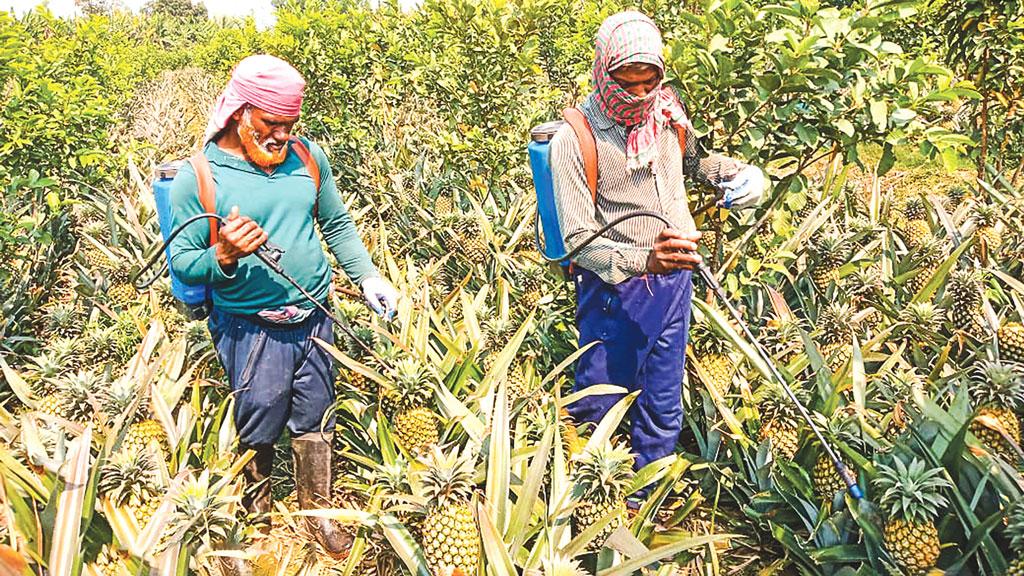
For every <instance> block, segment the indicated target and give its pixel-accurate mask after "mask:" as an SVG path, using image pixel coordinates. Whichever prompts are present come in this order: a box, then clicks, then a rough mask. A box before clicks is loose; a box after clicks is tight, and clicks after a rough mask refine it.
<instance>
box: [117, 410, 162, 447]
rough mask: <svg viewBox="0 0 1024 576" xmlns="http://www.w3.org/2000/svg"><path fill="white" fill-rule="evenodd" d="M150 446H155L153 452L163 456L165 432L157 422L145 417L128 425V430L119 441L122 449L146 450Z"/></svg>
mask: <svg viewBox="0 0 1024 576" xmlns="http://www.w3.org/2000/svg"><path fill="white" fill-rule="evenodd" d="M150 446H153V447H155V448H154V450H155V453H156V454H157V455H159V456H160V457H163V455H164V453H165V452H164V451H165V450H166V449H167V434H165V433H164V427H163V426H162V425H161V424H160V423H159V422H157V421H156V420H153V419H152V418H147V419H145V420H141V421H139V422H136V423H134V424H132V425H130V426H128V431H127V432H126V433H125V435H124V439H123V440H122V441H121V450H122V451H124V452H146V451H149V450H150Z"/></svg>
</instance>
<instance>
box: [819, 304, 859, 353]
mask: <svg viewBox="0 0 1024 576" xmlns="http://www.w3.org/2000/svg"><path fill="white" fill-rule="evenodd" d="M853 313H854V311H853V306H851V305H850V304H849V303H846V302H835V303H832V304H829V305H827V306H825V308H824V309H822V311H821V313H820V314H819V315H818V321H817V326H816V328H817V330H816V331H815V332H816V335H817V336H818V337H819V338H820V339H821V340H822V341H823V342H825V343H827V344H835V343H838V342H847V341H850V340H851V337H852V336H853V328H854V327H853V325H852V322H853Z"/></svg>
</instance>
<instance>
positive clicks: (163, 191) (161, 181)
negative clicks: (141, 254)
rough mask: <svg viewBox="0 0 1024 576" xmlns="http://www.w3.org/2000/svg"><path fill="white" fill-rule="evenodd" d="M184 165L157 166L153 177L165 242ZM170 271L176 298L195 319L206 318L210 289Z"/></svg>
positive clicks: (171, 163)
mask: <svg viewBox="0 0 1024 576" xmlns="http://www.w3.org/2000/svg"><path fill="white" fill-rule="evenodd" d="M183 163H184V161H182V160H176V161H174V162H167V163H164V164H161V165H159V166H157V168H156V173H155V174H154V177H153V198H154V199H155V200H156V216H157V221H158V222H159V224H160V233H161V234H162V235H163V239H164V241H165V242H166V241H167V237H168V236H169V235H170V234H171V182H173V181H174V177H175V176H177V175H178V168H180V167H181V165H182V164H183ZM164 257H165V258H167V261H168V262H170V261H171V248H170V246H168V247H167V250H166V252H165V254H164ZM168 271H169V272H170V274H171V293H172V294H173V295H174V297H175V298H176V299H177V300H179V301H181V303H182V304H184V305H185V306H186V307H187V308H188V311H189V313H190V314H191V315H192V316H193V317H197V318H201V317H203V316H205V312H206V307H207V301H208V300H209V298H210V288H209V287H208V286H205V285H201V286H188V285H187V284H185V283H184V282H182V281H181V280H179V279H178V277H177V276H175V275H174V271H173V270H170V267H168Z"/></svg>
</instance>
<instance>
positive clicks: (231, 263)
mask: <svg viewBox="0 0 1024 576" xmlns="http://www.w3.org/2000/svg"><path fill="white" fill-rule="evenodd" d="M215 253H216V256H217V264H218V265H219V266H220V269H221V271H223V272H224V274H226V275H228V276H231V275H232V274H234V273H235V269H236V268H238V258H232V257H230V256H227V255H225V254H224V253H223V252H221V248H220V244H218V245H217V247H216V248H215Z"/></svg>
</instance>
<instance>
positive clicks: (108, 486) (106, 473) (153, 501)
mask: <svg viewBox="0 0 1024 576" xmlns="http://www.w3.org/2000/svg"><path fill="white" fill-rule="evenodd" d="M98 489H99V494H100V497H101V498H106V499H107V500H110V502H111V503H112V504H113V505H114V506H116V507H118V508H122V507H127V508H128V509H129V510H130V511H131V513H132V516H134V518H135V520H136V522H138V524H139V528H140V529H141V528H144V527H145V526H146V524H148V523H149V519H150V518H152V517H153V513H154V512H156V509H157V508H159V506H160V498H159V494H160V486H159V483H158V482H157V475H156V466H155V465H154V464H153V461H152V460H151V456H150V454H149V453H147V452H146V451H144V450H129V451H122V452H120V453H117V454H114V455H113V456H111V457H110V460H109V461H108V462H107V463H106V464H104V465H103V467H102V468H101V469H100V480H99V485H98Z"/></svg>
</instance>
